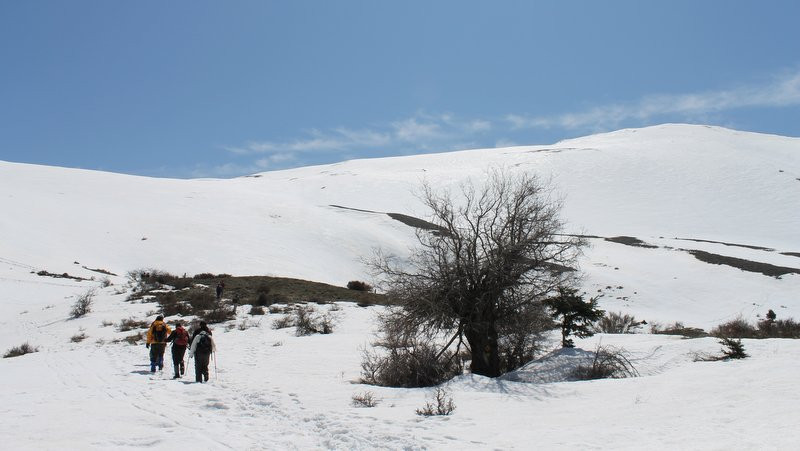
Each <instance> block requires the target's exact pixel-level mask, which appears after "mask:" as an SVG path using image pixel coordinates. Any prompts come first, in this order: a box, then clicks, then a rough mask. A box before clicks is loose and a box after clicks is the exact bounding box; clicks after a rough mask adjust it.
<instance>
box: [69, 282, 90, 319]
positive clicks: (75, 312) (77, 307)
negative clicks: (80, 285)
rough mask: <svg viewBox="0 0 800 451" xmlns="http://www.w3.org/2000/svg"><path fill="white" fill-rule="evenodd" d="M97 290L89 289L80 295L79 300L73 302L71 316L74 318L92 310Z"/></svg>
mask: <svg viewBox="0 0 800 451" xmlns="http://www.w3.org/2000/svg"><path fill="white" fill-rule="evenodd" d="M94 295H95V290H94V289H90V290H87V291H86V293H83V294H82V295H80V296H78V300H77V301H75V303H74V304H72V310H71V311H70V316H72V317H73V318H80V317H82V316H84V315H86V314H87V313H89V312H91V311H92V302H93V301H94Z"/></svg>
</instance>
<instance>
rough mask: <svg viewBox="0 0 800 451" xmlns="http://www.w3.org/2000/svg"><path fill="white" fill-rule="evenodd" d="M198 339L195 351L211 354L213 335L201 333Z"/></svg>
mask: <svg viewBox="0 0 800 451" xmlns="http://www.w3.org/2000/svg"><path fill="white" fill-rule="evenodd" d="M198 337H199V338H198V339H197V346H196V347H195V352H198V353H200V354H211V337H209V336H208V334H200V335H198Z"/></svg>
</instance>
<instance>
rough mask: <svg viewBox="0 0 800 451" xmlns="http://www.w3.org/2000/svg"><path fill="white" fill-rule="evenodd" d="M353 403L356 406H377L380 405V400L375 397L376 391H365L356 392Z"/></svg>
mask: <svg viewBox="0 0 800 451" xmlns="http://www.w3.org/2000/svg"><path fill="white" fill-rule="evenodd" d="M352 403H353V406H355V407H375V406H377V405H378V400H377V399H376V398H375V394H374V393H372V392H371V391H365V392H363V393H356V394H354V395H353V398H352Z"/></svg>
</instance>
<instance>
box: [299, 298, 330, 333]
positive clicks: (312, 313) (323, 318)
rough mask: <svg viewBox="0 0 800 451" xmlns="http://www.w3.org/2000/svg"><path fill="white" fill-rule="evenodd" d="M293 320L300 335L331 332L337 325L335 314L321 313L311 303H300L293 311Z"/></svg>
mask: <svg viewBox="0 0 800 451" xmlns="http://www.w3.org/2000/svg"><path fill="white" fill-rule="evenodd" d="M292 316H293V317H294V318H293V322H294V325H295V327H296V328H297V330H296V331H295V332H296V334H297V336H298V337H301V336H304V335H312V334H330V333H332V332H333V328H334V326H335V318H334V317H333V315H331V314H329V313H326V314H324V315H320V314H319V313H318V312H317V310H316V309H315V308H314V307H312V306H310V305H299V306H297V307H296V308H295V309H294V312H293V313H292Z"/></svg>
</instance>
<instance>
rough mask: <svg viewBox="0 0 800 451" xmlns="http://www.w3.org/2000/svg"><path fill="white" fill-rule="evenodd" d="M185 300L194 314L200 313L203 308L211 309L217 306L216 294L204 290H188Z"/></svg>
mask: <svg viewBox="0 0 800 451" xmlns="http://www.w3.org/2000/svg"><path fill="white" fill-rule="evenodd" d="M187 301H188V302H189V305H190V306H191V307H192V312H193V314H195V315H200V314H202V312H203V311H204V310H211V309H213V308H215V307H216V306H217V298H216V296H215V295H213V294H211V293H210V292H206V291H192V292H190V293H189V296H188V298H187Z"/></svg>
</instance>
